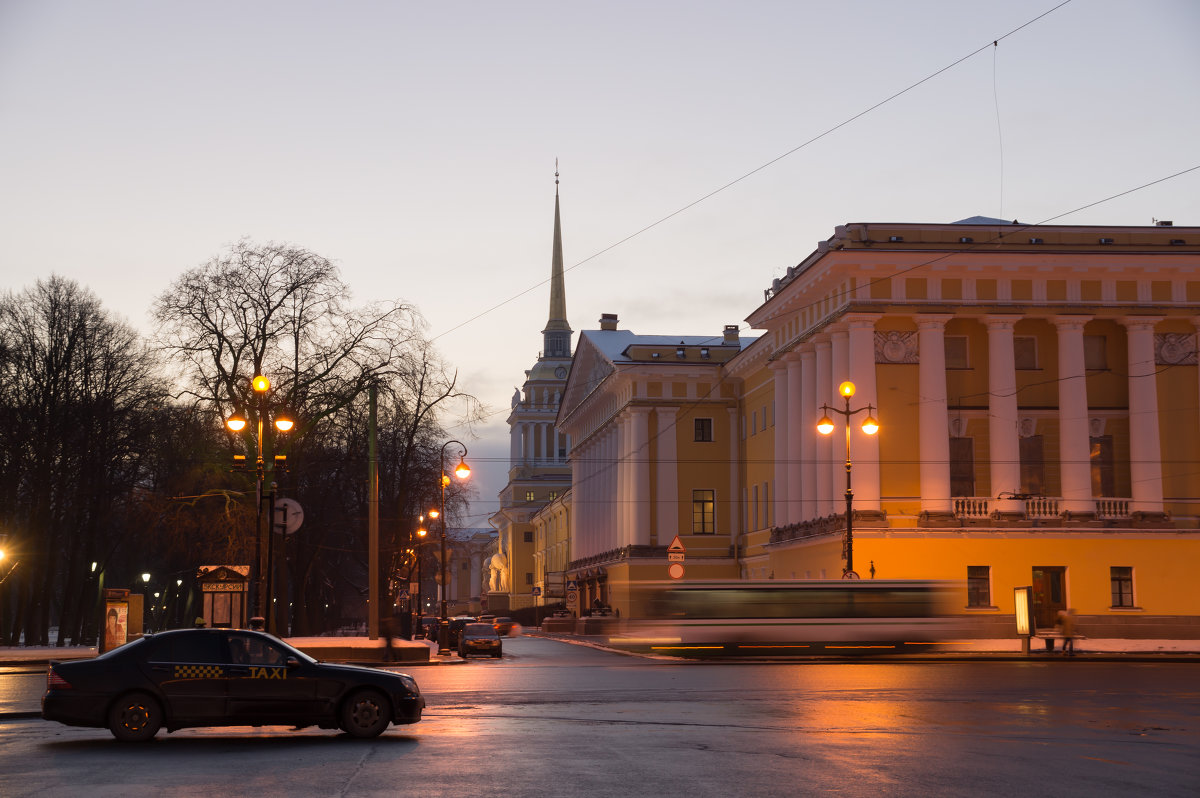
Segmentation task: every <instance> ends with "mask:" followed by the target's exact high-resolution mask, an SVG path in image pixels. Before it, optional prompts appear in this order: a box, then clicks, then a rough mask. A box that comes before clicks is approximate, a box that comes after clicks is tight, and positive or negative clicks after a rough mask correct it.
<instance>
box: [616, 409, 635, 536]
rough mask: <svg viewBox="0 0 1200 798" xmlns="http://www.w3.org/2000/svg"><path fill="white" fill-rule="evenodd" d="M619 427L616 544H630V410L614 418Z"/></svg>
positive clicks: (631, 481) (631, 512)
mask: <svg viewBox="0 0 1200 798" xmlns="http://www.w3.org/2000/svg"><path fill="white" fill-rule="evenodd" d="M614 423H615V424H616V427H617V438H616V442H617V462H616V469H617V530H616V532H617V534H616V536H615V537H616V539H615V541H614V546H617V547H620V546H627V545H629V537H630V534H631V530H632V528H633V467H632V466H633V451H632V446H633V425H631V424H630V423H629V412H628V411H625V412H622V413H621V414H620V415H619V416H617V418H616V419H615V420H614Z"/></svg>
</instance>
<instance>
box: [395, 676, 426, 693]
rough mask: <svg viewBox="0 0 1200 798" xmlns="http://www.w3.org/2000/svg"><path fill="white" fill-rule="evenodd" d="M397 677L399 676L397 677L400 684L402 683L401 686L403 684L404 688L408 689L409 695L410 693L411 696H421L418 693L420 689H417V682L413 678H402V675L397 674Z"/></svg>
mask: <svg viewBox="0 0 1200 798" xmlns="http://www.w3.org/2000/svg"><path fill="white" fill-rule="evenodd" d="M397 676H399V677H400V682H401V683H402V684H403V685H404V686H405V687H406V688H408V691H409V692H410V693H412V694H413V695H420V694H421V691H420V689H419V688H418V687H417V680H416V679H414V678H413V677H411V676H404V675H402V674H397Z"/></svg>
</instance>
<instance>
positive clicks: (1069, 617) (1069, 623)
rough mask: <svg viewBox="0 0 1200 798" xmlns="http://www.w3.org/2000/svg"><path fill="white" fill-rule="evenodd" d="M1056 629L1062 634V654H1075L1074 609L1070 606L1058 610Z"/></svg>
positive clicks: (1070, 655) (1069, 655) (1071, 655)
mask: <svg viewBox="0 0 1200 798" xmlns="http://www.w3.org/2000/svg"><path fill="white" fill-rule="evenodd" d="M1058 629H1059V633H1060V634H1062V641H1063V655H1064V656H1068V657H1073V656H1075V610H1073V609H1070V608H1067V609H1065V610H1059V612H1058Z"/></svg>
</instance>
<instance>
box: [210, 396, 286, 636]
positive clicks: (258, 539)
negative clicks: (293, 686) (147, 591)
mask: <svg viewBox="0 0 1200 798" xmlns="http://www.w3.org/2000/svg"><path fill="white" fill-rule="evenodd" d="M251 386H252V387H253V388H254V395H255V403H254V405H255V416H256V420H257V422H258V434H257V435H256V436H255V443H256V448H257V457H256V458H255V461H254V474H255V493H254V495H255V499H256V502H255V504H256V509H255V526H254V561H253V562H252V563H251V571H252V573H251V575H250V584H251V587H252V588H253V589H254V602H253V606H254V612H255V615H256V616H258V617H260V618H267V617H268V610H267V607H268V606H270V605H268V604H267V596H266V593H271V592H272V588H273V585H272V581H271V570H272V560H273V556H272V555H273V554H274V551H273V549H274V546H273V545H272V544H273V542H274V538H275V536H274V534H272V533H273V532H274V529H272V530H270V532H269V533H268V536H267V564H266V568H267V580H268V581H267V590H266V591H265V592H264V591H263V589H262V568H261V567H260V565H261V560H262V515H263V482H264V480H265V479H266V464H265V462H264V461H263V423H264V421H265V420H266V417H267V414H268V408H267V392H268V391H270V390H271V381H270V380H268V379H267V378H266V377H264V376H262V375H261V374H260V375H258V376H256V377H255V378H254V379H253V380H252V381H251ZM274 415H275V418H274V420H273V422H272V423H273V424H274V426H275V429H277V430H278V431H280V432H288V431H290V430H291V429H292V427H293V426H294V425H295V422H294V421H293V420H292V418H291V416H290V415H289V414H288V413H287V411H286V410H283V409H282V408H277V409H276V411H275V414H274ZM247 423H248V421H247V419H246V416H245V415H244V414H243V413H242V412H241V411H240V410H235V411H234V413H233V415H231V416H230V417H229V418H227V419H226V420H225V426H226V427H228V428H229V429H230V431H232V432H241V431H242V430H243V429H245V428H246V424H247ZM245 459H246V458H245V456H244V455H234V460H235V461H238V462H244V461H245ZM274 460H275V465H276V466H277V467H280V468H282V467H283V466H284V463H286V456H284V455H275V458H274ZM270 501H271V510H270V512H271V516H270V517H271V524H272V526H274V523H275V489H274V484H272V486H271V494H270ZM269 615H270V618H269V620H268V623H269V624H270V626H269V627H268V628H269V629H270V630H272V631H274V629H275V617H274V616H275V613H274V607H273V606H271V607H270V611H269Z"/></svg>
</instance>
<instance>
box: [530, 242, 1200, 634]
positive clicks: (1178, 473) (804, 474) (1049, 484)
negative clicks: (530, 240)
mask: <svg viewBox="0 0 1200 798" xmlns="http://www.w3.org/2000/svg"><path fill="white" fill-rule="evenodd" d="M747 321H748V322H749V324H750V327H751V328H753V329H754V330H755V331H756V337H754V338H747V337H743V336H740V335H739V333H738V328H737V327H736V326H726V327H725V329H724V331H723V332H722V333H721V334H718V335H715V336H682V337H680V336H643V335H635V334H634V333H632V332H629V331H625V330H620V329H619V324H618V321H617V319H616V317H615V316H606V317H605V318H604V319H603V320H602V322H601V325H600V329H599V330H590V331H584V332H583V333H581V335H580V339H579V344H578V346H577V349H576V352H575V358H574V363H573V366H572V369H571V372H570V376H569V378H568V380H567V384H566V387H565V389H564V392H563V400H562V404H561V407H560V409H559V412H558V418H557V427H558V429H559V431H560V432H561V433H562V434H565V435H568V436H569V437H570V440H571V441H572V448H571V453H570V465H571V490H570V493H569V494H568V496H566V497H564V501H562V502H560V503H559V505H560V512H567V514H568V515H569V525H568V526H569V534H568V539H567V548H568V549H569V554H567V555H566V563H567V564H566V566H565V568H566V570H565V578H566V579H567V580H568V581H569V582H572V581H573V582H575V583H576V584H578V585H579V589H580V593H581V597H580V606H581V608H582V607H586V606H589V605H590V603H591V602H593V601H596V600H599V601H600V602H601V603H604V604H607V605H611V606H612V607H614V608H615V609H617V610H619V611H620V612H621V613H622V614H623V615H625V616H628V615H630V614H632V615H636V614H637V611H638V608H637V606H636V604H635V603H634V599H633V597H632V592H631V586H632V585H635V584H637V583H638V582H639V581H644V580H662V579H665V578H667V557H666V548H667V546H668V545H669V544H670V543H671V542H672V541H673V540H674V539H675V536H676V535H678V536H679V542H680V544H682V546H683V547H684V550H685V551H686V557H685V561H684V566H685V569H684V574H683V576H682V577H681V578H682V579H684V580H686V579H695V578H742V579H752V580H757V579H771V578H777V579H820V578H839V577H841V576H842V575H843V572H844V571H845V570H846V568H847V565H848V564H849V563H848V561H849V560H850V559H851V558H852V565H853V570H854V571H855V572H857V574H858V575H859V576H860V577H861V578H864V579H869V578H872V577H878V578H936V579H954V580H958V581H960V582H961V583H962V584H963V585H964V590H963V591H962V611H963V612H964V613H965V614H967V615H970V616H972V617H974V618H975V619H976V621H977V624H976V625H977V628H978V629H979V630H980V632H981V633H993V632H998V631H1004V632H1005V633H1008V632H1007V630H1009V629H1010V628H1011V624H1012V613H1013V589H1014V588H1016V587H1020V586H1025V585H1030V586H1032V587H1033V588H1034V600H1035V609H1036V611H1037V612H1038V614H1039V616H1040V618H1039V622H1040V623H1041V624H1042V625H1047V624H1049V623H1052V621H1053V618H1054V615H1055V614H1056V612H1057V611H1058V610H1059V609H1065V608H1067V607H1071V608H1074V609H1075V610H1076V612H1077V613H1078V614H1079V615H1080V616H1081V619H1082V621H1081V622H1082V623H1083V624H1084V625H1085V627H1086V628H1087V629H1089V630H1090V632H1089V633H1091V634H1095V635H1130V636H1151V637H1155V636H1180V635H1189V636H1195V635H1198V634H1200V626H1198V625H1197V624H1198V623H1200V591H1197V590H1196V589H1195V587H1194V582H1195V576H1194V574H1195V570H1196V567H1197V565H1200V522H1198V517H1200V374H1198V367H1197V328H1198V327H1200V228H1183V227H1173V226H1169V225H1157V226H1153V227H1082V226H1077V227H1072V226H1028V225H1020V224H1017V223H1013V222H1001V221H999V220H991V219H983V218H975V219H971V220H967V221H965V222H961V223H956V224H940V225H939V224H874V223H871V224H866V223H864V224H849V225H845V226H842V227H839V228H838V229H837V230H836V231H835V234H834V235H833V237H831V238H830V239H829V240H827V241H824V242H821V244H820V245H819V246H818V248H817V250H816V251H815V252H813V253H812V254H811V255H809V256H808V257H807V258H806V259H805V260H804V261H802V262H801V263H800V264H798V265H797V266H795V267H793V268H790V269H788V270H787V274H786V275H785V276H784V277H781V278H780V279H777V280H775V281H774V282H773V283H772V285H771V286H770V288H768V289H767V290H766V291H765V292H764V302H763V304H762V305H761V306H759V307H758V308H755V309H753V310H752V312H750V314H749V316H748V317H747ZM845 382H851V383H853V385H854V394H853V396H852V397H850V398H849V400H848V401H847V399H846V398H845V397H843V396H842V395H840V394H839V393H838V386H839V385H841V384H842V383H845ZM868 415H870V416H872V418H874V419H877V420H878V422H879V425H880V428H879V431H878V433H877V434H875V435H867V434H865V433H863V431H862V430H861V429H860V425H861V423H862V421H863V420H865V418H866V417H867V416H868ZM823 416H827V417H828V418H829V420H831V421H832V422H833V427H834V430H833V433H832V434H831V435H828V436H825V435H822V434H821V433H820V432H818V430H817V422H818V420H819V419H821V418H822V417H823ZM847 424H849V427H850V431H849V432H850V434H849V435H848V436H847V434H846V427H847ZM847 447H848V449H849V457H848V458H847ZM847 460H849V463H850V464H851V467H850V469H849V470H850V476H851V480H852V483H851V484H852V491H853V515H852V519H853V523H852V527H853V541H852V545H850V546H847V536H846V534H845V532H846V524H845V521H846V500H845V495H846V487H847V486H846V477H847ZM563 508H565V509H563ZM533 523H534V527H535V529H536V528H537V525H538V519H537V518H535V519H534V522H533ZM547 539H549V538H547ZM561 551H562V546H561V544H560V545H559V549H558V552H559V553H558V554H557V555H555V556H557V557H558V558H559V560H561V559H562V558H563V556H562V553H561ZM536 556H538V557H541V558H542V559H543V560H546V561H548V557H549V555H548V554H544V553H542V552H539V553H538V555H536Z"/></svg>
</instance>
